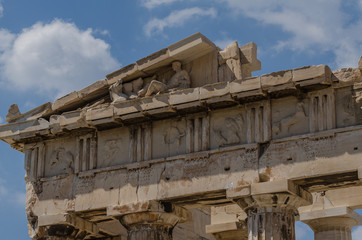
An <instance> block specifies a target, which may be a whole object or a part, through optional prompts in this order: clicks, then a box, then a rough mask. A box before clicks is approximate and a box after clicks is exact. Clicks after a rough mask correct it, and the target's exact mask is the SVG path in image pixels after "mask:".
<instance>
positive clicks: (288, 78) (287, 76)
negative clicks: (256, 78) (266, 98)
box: [260, 70, 292, 89]
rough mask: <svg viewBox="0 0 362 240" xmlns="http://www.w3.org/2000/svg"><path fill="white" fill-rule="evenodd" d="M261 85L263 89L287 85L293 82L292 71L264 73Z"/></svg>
mask: <svg viewBox="0 0 362 240" xmlns="http://www.w3.org/2000/svg"><path fill="white" fill-rule="evenodd" d="M260 78H261V87H262V88H263V89H272V88H273V87H276V86H280V85H286V84H288V83H292V71H291V70H287V71H280V72H274V73H270V74H265V75H262V76H261V77H260ZM281 88H283V86H282V87H281Z"/></svg>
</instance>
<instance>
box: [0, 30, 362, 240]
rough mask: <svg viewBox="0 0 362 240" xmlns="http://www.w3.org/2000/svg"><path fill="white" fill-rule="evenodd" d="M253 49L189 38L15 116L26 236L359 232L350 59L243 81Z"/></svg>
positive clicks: (262, 236) (252, 67)
mask: <svg viewBox="0 0 362 240" xmlns="http://www.w3.org/2000/svg"><path fill="white" fill-rule="evenodd" d="M260 69H261V63H260V61H259V60H258V59H257V46H256V45H255V44H254V43H252V42H251V43H248V44H246V45H243V46H239V45H238V43H237V42H234V43H232V44H230V45H229V46H227V47H226V48H225V49H224V50H222V49H220V48H218V47H217V46H215V45H214V44H213V43H212V42H211V41H210V40H208V39H207V38H206V37H204V36H203V35H201V34H199V33H198V34H195V35H192V36H190V37H188V38H186V39H184V40H181V41H180V42H177V43H175V44H173V45H170V46H168V47H167V48H165V49H162V50H160V51H158V52H156V53H154V54H151V55H150V56H147V57H145V58H143V59H140V60H138V61H137V62H136V63H133V64H130V65H128V66H126V67H123V68H122V69H119V70H117V71H115V72H113V73H110V74H109V75H107V76H106V78H105V79H103V80H100V81H97V82H95V83H93V84H92V85H90V86H88V87H86V88H84V89H82V90H80V91H74V92H71V93H69V94H68V95H66V96H64V97H61V98H59V99H57V100H55V101H54V102H53V103H45V104H44V105H41V106H39V107H37V108H35V109H33V110H31V111H29V112H26V113H20V111H19V109H18V107H17V105H16V104H13V105H12V106H11V107H10V109H9V113H8V115H7V116H6V120H7V122H8V124H5V125H2V126H0V139H1V140H3V141H5V142H7V143H8V144H10V145H11V146H12V147H13V148H15V149H17V150H19V151H21V152H23V153H24V154H25V160H24V167H25V169H26V177H25V180H26V188H27V201H26V213H27V218H28V221H29V236H30V237H31V238H32V239H34V240H42V239H59V240H60V239H109V240H111V239H113V240H116V239H118V240H120V239H128V240H138V239H140V240H143V239H155V240H156V239H157V240H164V239H165V240H166V239H179V240H181V239H194V240H196V239H210V240H211V239H235V240H236V239H249V240H267V239H273V240H282V239H283V240H294V239H295V229H294V223H295V221H296V220H301V221H303V222H305V223H306V224H308V225H309V226H310V227H311V228H312V229H313V231H314V233H315V239H323V240H325V239H346V240H347V239H351V229H352V228H353V227H354V226H356V225H359V224H361V223H362V218H361V216H360V215H358V214H357V213H356V212H354V211H353V210H354V209H357V208H361V207H362V186H361V179H362V140H361V139H362V110H361V107H362V74H361V72H362V60H360V62H359V68H348V69H341V70H337V71H334V72H332V71H331V70H330V68H329V67H328V66H325V65H318V66H307V67H301V68H296V69H290V70H285V71H280V72H273V73H270V74H265V75H262V76H256V77H252V72H253V71H256V70H260Z"/></svg>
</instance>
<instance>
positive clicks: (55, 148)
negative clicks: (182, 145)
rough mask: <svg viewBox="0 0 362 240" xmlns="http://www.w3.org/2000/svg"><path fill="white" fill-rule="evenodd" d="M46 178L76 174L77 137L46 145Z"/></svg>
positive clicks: (61, 139) (49, 142)
mask: <svg viewBox="0 0 362 240" xmlns="http://www.w3.org/2000/svg"><path fill="white" fill-rule="evenodd" d="M45 146H46V148H44V149H45V168H44V177H52V176H57V175H62V174H71V173H74V169H75V168H74V167H75V165H74V162H75V158H76V137H75V136H74V137H66V138H59V139H57V140H49V141H47V142H46V143H45Z"/></svg>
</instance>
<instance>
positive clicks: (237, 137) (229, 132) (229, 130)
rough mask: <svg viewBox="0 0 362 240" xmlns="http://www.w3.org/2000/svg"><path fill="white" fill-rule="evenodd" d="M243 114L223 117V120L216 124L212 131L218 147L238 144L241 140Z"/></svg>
mask: <svg viewBox="0 0 362 240" xmlns="http://www.w3.org/2000/svg"><path fill="white" fill-rule="evenodd" d="M243 123H244V119H243V116H242V115H241V114H239V115H238V116H236V117H235V118H225V120H224V121H223V122H222V123H221V124H218V125H216V126H214V128H213V131H214V133H215V135H216V140H217V142H218V145H219V146H220V147H226V146H231V145H235V144H240V143H241V142H242V125H243Z"/></svg>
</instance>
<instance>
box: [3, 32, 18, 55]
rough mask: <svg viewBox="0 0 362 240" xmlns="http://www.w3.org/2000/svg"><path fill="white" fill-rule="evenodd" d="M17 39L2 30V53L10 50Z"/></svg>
mask: <svg viewBox="0 0 362 240" xmlns="http://www.w3.org/2000/svg"><path fill="white" fill-rule="evenodd" d="M14 39H15V35H14V34H12V33H11V32H9V31H8V30H6V29H0V53H1V52H3V51H5V50H6V49H9V48H10V47H11V45H12V43H13V41H14Z"/></svg>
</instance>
